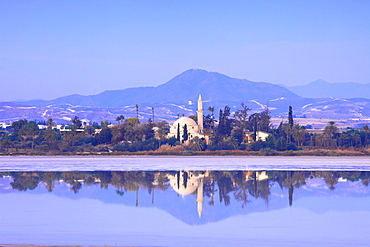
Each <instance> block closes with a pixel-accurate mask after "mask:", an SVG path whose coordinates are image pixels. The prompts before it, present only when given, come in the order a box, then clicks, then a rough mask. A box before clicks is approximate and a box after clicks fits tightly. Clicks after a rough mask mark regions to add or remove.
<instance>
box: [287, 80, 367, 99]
mask: <svg viewBox="0 0 370 247" xmlns="http://www.w3.org/2000/svg"><path fill="white" fill-rule="evenodd" d="M288 89H289V90H290V91H292V92H293V93H296V94H298V95H300V96H302V97H305V98H326V97H335V98H343V99H349V98H369V97H370V83H368V84H361V83H354V82H338V83H329V82H327V81H324V80H317V81H314V82H311V83H309V84H307V85H302V86H294V87H288Z"/></svg>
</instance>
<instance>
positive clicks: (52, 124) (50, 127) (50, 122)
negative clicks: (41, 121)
mask: <svg viewBox="0 0 370 247" xmlns="http://www.w3.org/2000/svg"><path fill="white" fill-rule="evenodd" d="M46 126H47V127H48V130H51V129H52V128H53V127H54V126H55V122H54V121H53V119H52V118H49V119H48V120H47V121H46Z"/></svg>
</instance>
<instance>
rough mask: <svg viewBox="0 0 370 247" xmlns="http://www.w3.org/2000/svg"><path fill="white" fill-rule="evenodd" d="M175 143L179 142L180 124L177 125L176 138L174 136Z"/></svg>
mask: <svg viewBox="0 0 370 247" xmlns="http://www.w3.org/2000/svg"><path fill="white" fill-rule="evenodd" d="M176 139H177V141H180V140H181V139H180V123H178V124H177V136H176Z"/></svg>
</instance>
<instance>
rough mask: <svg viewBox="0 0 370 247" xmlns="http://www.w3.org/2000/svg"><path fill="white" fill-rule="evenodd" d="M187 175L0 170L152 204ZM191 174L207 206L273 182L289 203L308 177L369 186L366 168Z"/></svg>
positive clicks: (28, 181) (27, 183) (24, 181)
mask: <svg viewBox="0 0 370 247" xmlns="http://www.w3.org/2000/svg"><path fill="white" fill-rule="evenodd" d="M180 174H181V175H180ZM189 174H190V173H189V172H182V173H180V172H178V171H166V172H160V171H98V172H7V173H0V177H2V176H7V175H10V176H11V177H12V178H13V181H12V182H11V183H10V185H11V187H12V188H13V189H15V190H18V191H27V190H33V189H35V188H36V187H37V186H38V185H39V183H40V182H42V184H44V185H45V187H46V189H47V191H48V192H52V191H53V190H54V189H55V185H54V184H55V181H58V180H60V181H64V182H65V183H67V184H69V185H70V187H71V191H73V192H74V193H77V192H78V191H79V190H80V189H81V188H82V185H83V184H84V185H86V186H89V185H94V184H100V187H101V188H104V189H107V188H108V187H109V186H113V187H115V188H117V194H118V195H121V196H122V195H124V194H125V192H127V191H132V192H135V193H136V205H139V190H141V191H147V192H148V193H149V194H151V196H152V203H154V191H155V190H161V191H164V190H167V189H168V188H169V186H170V184H169V178H168V177H169V175H172V176H175V175H177V178H178V179H179V178H180V176H182V179H183V181H184V183H185V184H186V181H187V180H188V179H190V177H188V176H190V175H189ZM191 174H192V175H193V176H198V175H199V174H203V175H204V179H203V184H204V187H203V191H204V196H205V197H208V198H209V202H208V204H209V205H211V206H212V205H214V204H215V195H216V193H217V194H218V196H219V202H220V203H223V204H224V205H226V206H228V205H230V203H231V199H232V198H233V199H235V200H236V201H238V202H240V203H241V207H245V206H246V205H247V204H248V203H249V202H250V198H252V197H254V198H256V199H262V200H264V201H265V202H266V203H268V201H269V196H270V194H271V186H273V184H274V183H277V184H278V185H279V186H280V187H281V188H282V189H283V190H287V192H288V195H289V205H292V203H293V192H294V190H295V189H298V188H300V187H301V186H303V185H305V184H306V182H307V180H308V179H311V178H321V179H323V181H324V182H325V183H326V184H327V185H328V188H329V189H330V190H334V189H335V186H336V185H337V183H338V180H339V179H344V180H347V181H349V182H355V181H361V183H362V184H363V185H364V186H368V185H369V177H370V176H369V174H370V172H367V171H355V172H351V171H269V172H262V171H249V172H248V171H210V172H207V173H205V172H201V171H195V172H191ZM205 174H206V175H205ZM262 175H263V176H262ZM177 184H179V183H177Z"/></svg>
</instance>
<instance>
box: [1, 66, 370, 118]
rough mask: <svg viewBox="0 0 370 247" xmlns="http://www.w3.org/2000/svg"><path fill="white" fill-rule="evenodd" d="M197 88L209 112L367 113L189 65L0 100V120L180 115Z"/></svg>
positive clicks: (363, 102) (356, 102) (358, 104)
mask: <svg viewBox="0 0 370 247" xmlns="http://www.w3.org/2000/svg"><path fill="white" fill-rule="evenodd" d="M310 87H311V88H316V89H309V88H307V89H305V90H306V91H310V90H313V91H315V92H317V93H318V94H319V93H320V92H321V93H322V95H324V92H325V91H329V89H328V87H331V84H330V83H327V82H324V81H316V82H314V83H311V85H310ZM321 88H322V89H321ZM200 93H201V94H202V98H203V100H204V109H205V114H208V113H209V112H208V111H207V109H208V107H209V106H213V107H214V108H215V110H216V116H217V115H218V112H219V109H221V108H224V107H225V106H226V105H228V106H230V107H231V110H232V111H235V110H236V109H238V108H240V105H241V103H242V102H244V103H245V104H246V105H247V106H248V107H249V108H252V111H251V112H250V113H253V112H260V111H262V110H263V109H264V108H265V107H267V106H268V107H269V109H270V112H271V115H272V116H275V117H286V116H287V112H288V107H289V106H292V107H293V111H294V114H295V116H297V117H299V116H301V117H308V118H331V119H339V118H340V119H370V100H369V99H365V98H352V99H343V98H336V97H324V98H312V97H311V98H307V97H301V96H298V95H297V94H295V93H293V92H291V91H289V90H288V89H287V88H285V87H283V86H279V85H275V84H271V83H266V82H252V81H249V80H246V79H236V78H231V77H228V76H226V75H222V74H219V73H216V72H208V71H205V70H200V69H190V70H187V71H185V72H183V73H181V74H180V75H177V76H175V77H174V78H172V79H171V80H169V81H168V82H166V83H164V84H161V85H159V86H157V87H136V88H127V89H123V90H112V91H104V92H102V93H100V94H97V95H89V96H83V95H77V94H74V95H68V96H65V97H60V98H57V99H54V100H32V101H25V102H13V103H10V102H2V103H0V122H1V121H16V120H19V119H21V118H26V119H30V120H31V119H32V120H46V119H48V118H50V117H51V118H53V119H54V120H55V121H57V122H58V123H66V122H69V120H70V119H71V118H73V117H74V116H78V117H79V118H80V119H82V120H83V121H86V122H89V121H95V122H100V121H104V120H109V121H110V122H115V119H116V117H117V116H119V115H122V114H123V115H124V116H125V117H126V118H127V117H135V116H136V108H135V105H136V104H138V105H139V118H140V119H142V121H147V120H148V119H149V118H151V117H152V108H154V109H155V121H158V120H167V121H172V120H175V119H177V117H178V116H181V115H185V116H189V115H192V114H195V110H196V109H195V108H196V100H197V99H198V95H199V94H200ZM306 93H309V92H306ZM369 95H370V94H369Z"/></svg>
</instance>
